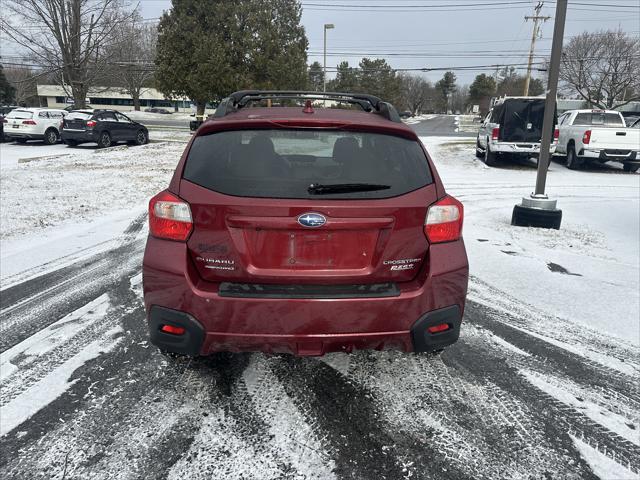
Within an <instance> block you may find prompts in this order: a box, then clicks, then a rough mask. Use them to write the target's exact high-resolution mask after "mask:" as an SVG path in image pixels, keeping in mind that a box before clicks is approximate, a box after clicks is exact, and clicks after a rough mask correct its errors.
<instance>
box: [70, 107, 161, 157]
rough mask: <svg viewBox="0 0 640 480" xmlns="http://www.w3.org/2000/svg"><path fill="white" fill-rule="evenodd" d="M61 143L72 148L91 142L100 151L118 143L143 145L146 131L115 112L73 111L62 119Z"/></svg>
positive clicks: (147, 138) (147, 132)
mask: <svg viewBox="0 0 640 480" xmlns="http://www.w3.org/2000/svg"><path fill="white" fill-rule="evenodd" d="M62 141H63V142H64V143H66V144H67V145H69V146H72V147H73V146H76V145H79V144H81V143H91V142H95V143H97V144H98V147H100V148H105V147H110V146H111V145H113V144H114V143H118V142H127V143H129V144H135V145H144V144H145V143H147V142H148V141H149V131H148V130H147V127H145V126H144V125H142V124H141V123H138V122H134V121H133V120H131V119H130V118H129V117H127V116H126V115H124V114H122V113H120V112H118V111H116V110H75V111H73V112H71V113H69V115H67V117H66V118H65V119H64V123H63V128H62Z"/></svg>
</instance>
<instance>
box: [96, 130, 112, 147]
mask: <svg viewBox="0 0 640 480" xmlns="http://www.w3.org/2000/svg"><path fill="white" fill-rule="evenodd" d="M110 146H111V135H109V132H102V133H101V134H100V138H99V139H98V147H100V148H107V147H110Z"/></svg>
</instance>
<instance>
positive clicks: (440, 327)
mask: <svg viewBox="0 0 640 480" xmlns="http://www.w3.org/2000/svg"><path fill="white" fill-rule="evenodd" d="M445 330H449V324H447V323H441V324H440V325H434V326H433V327H429V328H427V332H429V333H439V332H444V331H445Z"/></svg>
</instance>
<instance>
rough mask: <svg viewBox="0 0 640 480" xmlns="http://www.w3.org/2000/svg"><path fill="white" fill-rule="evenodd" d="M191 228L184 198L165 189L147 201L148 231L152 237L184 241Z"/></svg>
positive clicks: (188, 209)
mask: <svg viewBox="0 0 640 480" xmlns="http://www.w3.org/2000/svg"><path fill="white" fill-rule="evenodd" d="M192 228H193V223H192V220H191V209H190V208H189V204H188V203H187V202H185V201H184V200H182V199H180V198H178V197H176V196H175V195H173V194H171V193H169V192H166V191H165V192H161V193H159V194H158V195H156V196H155V197H153V198H152V199H151V200H150V201H149V231H150V232H151V235H153V236H154V237H158V238H165V239H167V240H177V241H179V242H184V241H186V240H187V238H188V237H189V234H190V233H191V230H192Z"/></svg>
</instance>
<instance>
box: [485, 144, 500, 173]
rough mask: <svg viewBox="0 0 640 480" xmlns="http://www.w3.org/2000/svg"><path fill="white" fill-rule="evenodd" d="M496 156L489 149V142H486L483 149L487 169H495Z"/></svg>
mask: <svg viewBox="0 0 640 480" xmlns="http://www.w3.org/2000/svg"><path fill="white" fill-rule="evenodd" d="M497 163H498V162H497V160H496V154H495V153H493V152H492V151H491V149H490V148H489V142H488V141H487V148H485V149H484V164H485V165H486V166H487V167H495V166H496V164H497Z"/></svg>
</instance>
